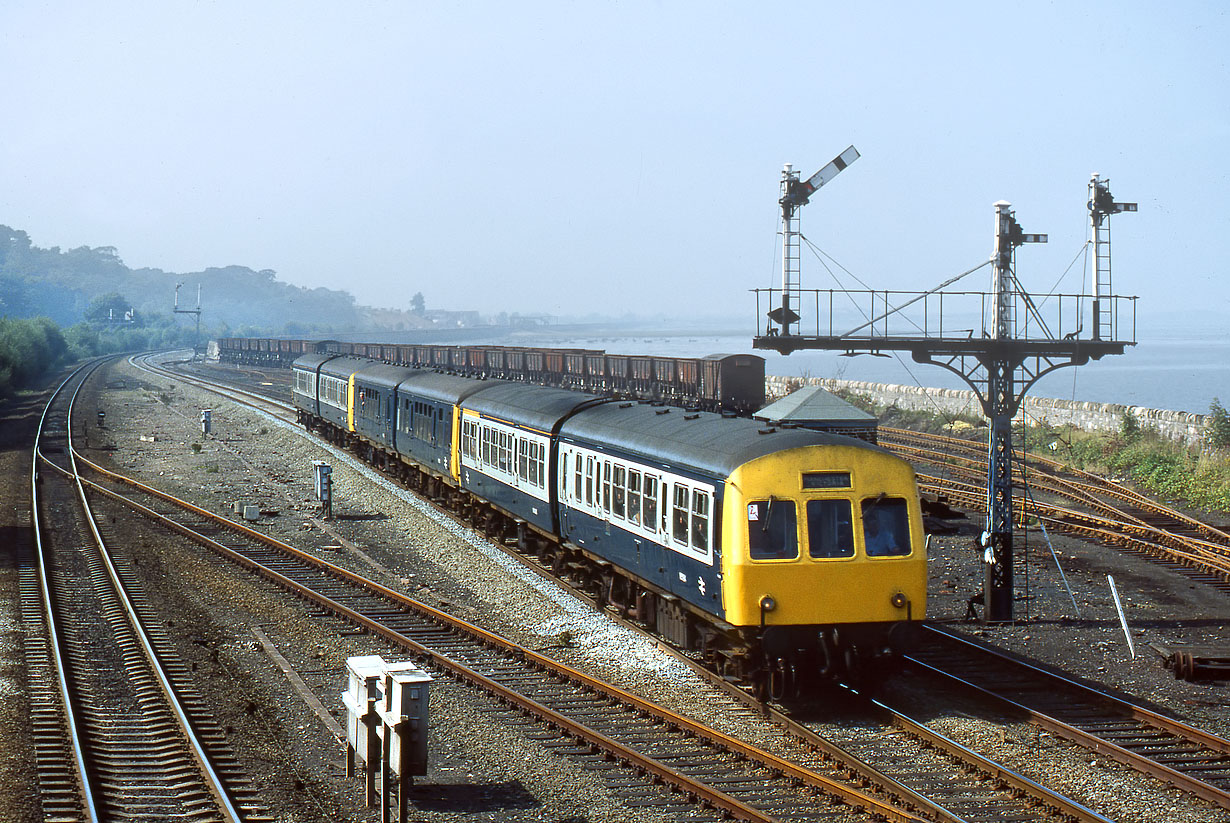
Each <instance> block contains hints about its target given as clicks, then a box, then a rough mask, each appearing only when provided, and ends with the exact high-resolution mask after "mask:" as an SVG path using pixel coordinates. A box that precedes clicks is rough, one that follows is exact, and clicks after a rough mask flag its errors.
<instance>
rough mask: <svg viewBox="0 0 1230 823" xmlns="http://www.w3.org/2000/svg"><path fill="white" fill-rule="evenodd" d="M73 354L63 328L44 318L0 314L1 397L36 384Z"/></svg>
mask: <svg viewBox="0 0 1230 823" xmlns="http://www.w3.org/2000/svg"><path fill="white" fill-rule="evenodd" d="M72 357H73V354H72V347H71V346H70V344H69V342H68V341H67V340H65V338H64V334H63V333H62V332H61V331H60V328H59V327H58V326H57V325H56V324H55V323H52V322H51V321H50V320H48V319H47V318H45V317H36V318H33V319H30V320H16V319H13V318H10V317H0V398H2V397H8V396H10V395H12V394H13V392H15V391H17V390H18V389H22V388H25V387H27V386H30V385H32V384H33V383H34V381H35V380H36V379H38V378H39V377H41V376H42V375H43V374H46V373H47V372H48V371H50V370H51V369H54V368H57V367H58V366H60V365H62V364H64V363H66V362H68V361H69V360H70V359H71V358H72Z"/></svg>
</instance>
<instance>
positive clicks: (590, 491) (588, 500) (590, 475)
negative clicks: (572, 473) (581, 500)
mask: <svg viewBox="0 0 1230 823" xmlns="http://www.w3.org/2000/svg"><path fill="white" fill-rule="evenodd" d="M585 470H586V471H585V505H587V506H592V505H594V458H592V457H587V458H585Z"/></svg>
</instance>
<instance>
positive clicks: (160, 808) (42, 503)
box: [19, 363, 272, 821]
mask: <svg viewBox="0 0 1230 823" xmlns="http://www.w3.org/2000/svg"><path fill="white" fill-rule="evenodd" d="M96 366H97V363H95V364H92V365H91V366H88V367H82V368H81V369H78V370H77V371H76V372H75V373H74V374H73V375H72V376H71V377H70V378H69V379H68V380H67V381H65V383H64V384H63V385H61V386H60V387H59V389H57V390H56V392H55V393H54V394H53V396H52V398H51V400H50V401H49V403H48V405H47V407H46V410H45V411H44V413H43V417H42V419H41V421H40V424H39V427H38V435H37V438H36V442H35V447H34V458H33V466H32V478H31V497H32V511H33V512H34V517H35V519H36V522H35V524H34V525H35V528H34V535H35V551H36V555H37V556H36V557H29V558H25V561H26V562H24V563H22V565H21V568H20V572H19V579H20V587H21V608H22V616H23V619H25V620H26V621H27V625H28V626H32V627H37V628H36V629H35V630H34V631H32V633H31V635H30V636H29V637H28V638H27V641H26V652H27V660H28V662H29V663H30V667H29V668H30V675H31V678H30V679H31V683H30V690H31V706H32V710H33V711H32V718H33V732H34V738H35V749H36V752H35V756H36V762H37V767H38V771H39V790H40V795H41V803H42V808H43V811H44V815H45V817H46V818H47V819H55V820H89V821H93V820H102V819H108V820H110V819H125V818H127V819H167V818H170V817H176V816H182V815H185V814H189V813H190V814H192V816H193V817H194V819H199V820H206V821H208V820H219V821H241V820H242V821H263V820H271V819H272V818H270V817H268V816H267V815H266V814H265V813H264V812H265V810H264V808H263V807H262V806H261V805H260V804H259V802H258V798H257V797H256V796H255V794H254V793H253V792H252V791H251V790H250V789H248V788H246V787H245V786H244V783H245V782H246V781H245V776H244V774H243V772H242V769H241V768H240V767H239V765H238V762H237V761H236V759H235V757H234V754H233V752H231V751H230V749H229V747H228V746H227V743H226V739H225V735H224V734H223V733H222V732H221V730H220V729H219V728H218V727H217V726H216V725H215V724H214V723H213V722H212V720H211V719H210V717H209V714H208V711H207V709H206V708H205V707H204V705H203V702H202V701H201V700H200V699H199V697H198V696H197V695H196V694H195V692H194V691H193V687H192V683H191V677H190V674H189V672H188V671H187V669H186V668H184V667H183V666H182V665H181V664H179V662H178V661H177V659H176V658H175V655H174V652H173V650H172V648H171V644H170V642H169V640H168V639H167V638H166V637H165V635H163V634H161V633H160V632H159V631H157V630H151V629H150V628H149V627H148V626H147V620H146V618H147V617H148V615H149V613H150V609H149V605H148V603H147V602H146V600H145V597H144V595H143V592H142V591H141V588H140V586H139V584H137V582H136V581H135V579H133V577H132V575H130V574H128V572H127V569H126V564H125V560H124V558H123V557H122V556H120V555H119V554H117V553H115V552H114V551H113V550H112V549H110V548H109V543H110V541H109V540H108V539H107V534H106V532H107V531H108V530H107V529H100V528H99V522H101V519H100V518H99V517H98V516H97V515H96V514H95V512H94V511H93V508H92V505H91V501H90V499H89V498H88V496H87V494H86V492H85V488H84V486H83V485H82V483H81V482H80V480H79V478H78V476H77V467H76V463H75V454H74V452H73V448H72V422H71V419H72V405H73V402H74V400H75V398H76V397H77V394H78V392H79V391H80V389H81V386H82V385H83V384H84V382H85V381H86V380H87V379H88V377H89V375H90V374H91V373H92V372H93V370H94V368H95V367H96Z"/></svg>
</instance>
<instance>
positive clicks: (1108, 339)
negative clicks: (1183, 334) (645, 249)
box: [752, 147, 1136, 622]
mask: <svg viewBox="0 0 1230 823" xmlns="http://www.w3.org/2000/svg"><path fill="white" fill-rule="evenodd" d="M853 151H854V149H853V147H851V148H850V149H847V150H846V152H843V154H842V155H841V156H840V157H839V158H838V160H842V164H841V165H840V167H837V168H834V169H833V170H832V171H831V172H829V174H828V176H827V179H832V177H833V176H834V175H835V174H836V173H837V172H839V171H840V170H841V169H842V168H844V167H845V165H848V164H849V162H850V161H851V160H852V159H853V158H850V159H847V160H843V158H845V157H846V154H847V153H849V152H853ZM857 156H858V155H857V153H856V152H855V153H854V157H857ZM836 164H837V161H836V160H835V161H834V163H833V164H830V165H831V166H835V165H836ZM828 168H829V167H825V170H828ZM825 170H822V171H821V173H820V175H817V176H818V177H821V176H823V175H825ZM813 179H814V178H813ZM791 180H792V178H791V177H790V171H789V167H787V171H786V173H785V174H784V175H783V189H784V191H785V194H784V195H783V197H782V220H783V231H784V232H787V237H789V236H791V235H790V234H789V232H793V231H794V230H795V229H794V226H793V224H792V223H791V222H789V221H790V220H791V219H792V217H793V211H794V209H796V208H797V207H798V206H799V205H801V204H802V203H805V202H807V196H808V195H810V194H811V192H812V191H814V190H815V188H817V187H812V188H811V189H810V190H806V189H802V186H803V185H810V184H811V181H808V183H807V184H797V185H800V189H801V190H802V191H803V193H802V194H801V197H799V196H792V188H791V186H792V182H791ZM823 181H824V180H823V179H822V182H823ZM1089 191H1090V198H1089V211H1090V220H1091V225H1092V227H1093V229H1092V231H1093V238H1092V239H1093V246H1094V255H1095V258H1096V260H1097V263H1096V265H1095V268H1096V273H1097V276H1096V278H1095V283H1094V287H1093V296H1092V298H1093V299H1092V300H1090V296H1089V295H1087V294H1052V295H1048V297H1047V300H1046V301H1044V303H1043V304H1041V305H1040V304H1038V303H1035V302H1034V300H1033V298H1032V297H1031V296H1030V295H1029V294H1028V293H1027V292H1026V291H1025V290H1024V288H1022V287H1021V285H1020V281H1019V280H1018V279H1017V276H1016V267H1015V261H1016V250H1017V248H1019V247H1020V246H1022V245H1024V244H1027V243H1045V242H1046V240H1047V236H1046V235H1045V234H1027V233H1025V232H1024V231H1023V230H1022V229H1021V226H1020V224H1019V223H1017V221H1016V215H1015V213H1014V212H1013V211H1012V209H1011V204H1010V203H1008V202H1007V201H1002V200H1001V201H1000V202H998V203H996V204H995V245H994V251H993V253H992V255H991V257H990V259H989V260H986V261H984V262H983V263H982V264H980V265H979V266H976V267H974V268H973V269H970V270H969V271H967V272H965V273H964V274H961V275H958V276H957V277H954V278H951V279H950V280H948V281H946V282H945V283H943V284H941V285H940V286H938V287H936V288H934V289H931V290H930V291H924V292H890V291H885V290H865V291H855V290H847V289H828V290H825V289H808V290H806V294H808V295H813V296H814V301H815V302H814V307H812V306H808V305H805V304H804V302H803V299H802V298H803V295H804V293H805V292H804V290H803V289H802V288H800V287H799V285H798V279H797V272H798V267H797V265H795V266H794V267H793V268H791V267H790V266H788V265H786V264H785V263H784V264H783V277H782V292H783V293H782V295H781V305H780V306H779V307H778V308H776V309H773V310H772V311H770V312H768V313H767V318H768V322H767V323H766V324H765V332H764V333H763V334H761V333H760V331H759V329H758V330H757V336H756V337H755V338H754V339H753V340H752V345H753V347H755V348H758V349H772V350H775V351H777V352H779V353H781V354H790V353H791V352H793V351H797V350H799V349H829V350H836V351H843V352H844V353H845V354H847V355H854V354H866V353H870V354H880V353H881V352H884V351H893V350H896V351H908V352H910V355H911V356H912V357H913V359H914V360H915V361H916V362H918V363H929V364H931V365H935V366H940V367H942V368H945V369H948V370H949V371H951V372H953V373H954V374H956V375H957V376H959V377H960V378H961V379H962V380H964V381H965V382H966V383H967V384H968V385H969V386H970V388H971V389H973V391H974V394H975V395H976V396H977V397H978V400H979V403H980V404H981V406H982V411H983V413H984V414H985V415H986V417H987V419H988V422H989V427H990V433H989V435H988V438H987V441H988V442H987V447H988V448H987V497H986V501H987V520H986V531H985V533H984V535H983V541H982V545H983V547H984V549H985V554H984V560H985V563H986V574H985V580H984V593H983V600H984V604H985V612H984V619H985V620H988V621H996V622H1002V621H1008V620H1012V619H1013V599H1014V596H1015V595H1014V590H1013V527H1014V523H1015V518H1014V514H1013V501H1012V462H1013V455H1012V445H1011V433H1012V418H1013V417H1015V416H1016V413H1017V412H1018V411H1019V410H1020V407H1021V403H1022V401H1023V400H1024V399H1025V392H1026V391H1028V389H1029V388H1030V387H1031V386H1032V385H1033V384H1034V383H1035V382H1037V381H1038V380H1039V379H1040V378H1041V377H1043V376H1044V375H1046V374H1049V373H1050V372H1052V371H1055V370H1056V369H1059V368H1063V367H1064V366H1080V365H1084V364H1085V363H1088V362H1089V361H1090V360H1097V359H1100V358H1102V357H1103V356H1105V355H1108V354H1123V351H1124V348H1125V347H1126V346H1131V345H1135V340H1134V339H1133V337H1134V334H1135V300H1136V298H1135V297H1120V296H1117V295H1113V294H1111V292H1110V229H1109V226H1108V224H1107V217H1108V215H1110V214H1116V213H1118V212H1123V211H1136V204H1134V203H1115V202H1114V200H1113V198H1111V196H1110V191H1109V190H1108V189H1107V187H1106V182H1105V181H1102V180H1100V179H1099V178H1098V176H1097V175H1094V176H1093V180H1092V182H1091V183H1090V188H1089ZM794 236H796V237H797V233H796V234H795V235H794ZM796 242H797V241H796ZM789 259H790V258H789V255H788V254H786V255H784V257H783V260H784V261H788V260H789ZM985 265H990V266H991V267H992V274H991V289H990V291H989V292H949V291H942V289H944V288H946V287H947V286H950V285H951V284H953V283H955V282H956V281H957V280H960V279H961V278H963V277H965V276H966V275H968V274H972V273H973V272H975V271H977V270H978V269H980V268H982V266H985ZM753 291H755V292H756V295H757V304H758V307H759V305H760V299H761V295H762V294H766V293H767V296H768V299H769V305H774V304H775V303H776V300H777V294H776V291H777V290H776V289H754V290H753ZM1123 301H1128V303H1129V305H1130V306H1131V307H1132V315H1131V329H1132V333H1131V336H1126V335H1121V334H1120V331H1121V330H1122V324H1121V323H1120V320H1119V306H1120V305H1121V304H1122V303H1123ZM962 303H965V304H967V305H968V306H969V307H971V308H973V307H978V309H977V311H975V312H970V311H968V310H965V311H964V312H963V311H962V310H961V305H962ZM1086 303H1090V304H1092V314H1093V320H1092V322H1091V323H1090V328H1091V337H1090V338H1082V337H1081V334H1082V332H1083V331H1084V329H1085V322H1084V320H1085V314H1084V312H1085V309H1084V305H1085V304H1086ZM847 304H849V305H855V306H860V307H862V309H861V310H862V311H863V312H864V318H865V322H859V323H858V325H855V326H854V327H853V328H851V329H849V330H848V331H845V332H844V333H838V332H837V331H836V326H835V324H836V323H839V322H842V317H843V311H845V306H846V305H847ZM937 306H938V308H937ZM795 307H798V308H799V309H800V310H810V311H811V312H813V313H814V315H815V319H814V322H815V332H814V334H813V333H811V332H810V331H809V332H808V333H802V332H800V331H799V328H800V319H801V318H800V317H799V315H798V312H796V311H794V308H795ZM868 308H869V309H870V310H871V313H870V315H867V314H866V310H867V309H868ZM907 310H908V311H907ZM1044 311H1045V312H1046V314H1044ZM971 314H972V315H973V316H974V317H977V316H979V315H981V324H982V328H981V329H976V328H974V329H971V328H966V329H957V330H954V329H951V328H948V326H951V325H952V319H953V317H954V316H955V317H957V318H961V319H960V320H959V322H960V323H962V324H964V323H967V322H969V321H968V320H967V319H965V318H968V317H970V316H971ZM844 316H846V317H849V315H848V313H847V314H846V315H844ZM868 317H869V318H870V319H866V318H868ZM895 318H900V320H901V322H900V323H899V325H900V326H901V327H902V328H903V331H902V332H898V333H893V332H891V331H890V325H891V324H890V321H891V320H893V319H895ZM825 322H827V328H823V329H822V324H823V323H825ZM773 324H776V326H774V325H773ZM1065 326H1067V327H1068V328H1072V327H1075V328H1072V330H1071V331H1069V332H1067V333H1065ZM778 327H780V333H779V328H778Z"/></svg>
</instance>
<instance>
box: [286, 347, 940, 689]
mask: <svg viewBox="0 0 1230 823" xmlns="http://www.w3.org/2000/svg"><path fill="white" fill-rule="evenodd" d="M293 396H294V405H295V407H296V409H297V410H298V416H299V420H300V422H301V423H302V424H304V425H305V426H307V427H308V428H309V429H311V430H313V431H316V432H318V433H320V434H321V435H322V436H324V437H325V438H326V439H328V440H330V441H332V442H334V443H337V444H339V445H344V446H347V447H349V448H351V449H353V450H355V451H356V452H358V453H359V454H360V455H361V456H362V457H363V458H364V459H366V460H367V461H369V462H371V463H372V464H374V465H375V466H377V467H378V468H380V469H382V470H383V471H385V472H386V473H388V474H391V475H393V476H395V477H397V478H399V479H401V480H402V481H404V482H406V483H407V484H408V485H410V486H411V487H412V488H414V489H416V490H418V491H419V492H421V493H422V494H424V495H426V496H429V497H431V498H433V499H435V500H437V501H439V502H441V503H443V504H445V505H448V506H449V507H450V508H452V509H453V510H454V511H457V512H459V513H461V514H463V515H464V516H466V517H468V518H469V519H470V521H471V522H473V523H475V524H476V525H478V526H480V527H482V528H485V529H486V530H487V531H488V533H489V534H491V535H492V536H494V537H496V538H502V539H506V540H508V541H511V540H513V539H514V538H515V539H516V541H517V544H518V546H519V548H520V549H521V550H522V551H525V552H528V553H534V554H536V555H537V556H538V557H539V558H540V559H541V560H543V561H544V562H547V563H549V564H550V565H551V566H552V567H553V568H554V569H556V570H557V571H558V572H559V573H561V574H565V575H567V576H570V577H571V578H573V579H574V580H577V581H578V582H580V583H581V584H582V585H583V586H584V587H586V588H588V589H589V590H591V591H593V592H596V593H597V594H599V595H600V596H601V597H602V598H603V600H604V602H605V603H606V604H608V605H609V606H610V607H612V608H614V609H617V610H619V611H620V612H621V613H623V614H625V615H627V616H630V617H632V618H635V619H636V620H638V621H639V622H641V623H643V624H645V625H647V626H648V627H650V628H651V629H653V630H655V631H656V632H657V633H658V634H659V635H661V636H663V637H664V638H665V639H667V640H668V641H670V642H671V643H673V644H675V645H676V646H679V647H682V648H684V649H688V650H691V651H694V652H695V653H697V654H698V655H700V656H703V657H704V658H705V659H706V660H707V662H708V663H709V664H710V665H712V666H713V667H714V668H716V669H717V670H718V671H719V672H721V673H722V674H724V675H726V676H728V677H731V678H735V679H738V680H740V681H742V682H745V683H748V684H749V685H751V686H753V687H754V688H755V689H756V691H757V692H758V693H760V694H762V695H770V694H772V695H780V694H782V693H784V692H786V691H787V690H790V689H791V688H792V687H794V686H795V685H798V684H800V683H805V682H808V681H811V680H817V679H822V678H826V677H827V678H842V679H846V678H850V677H852V676H857V675H860V674H862V675H865V674H866V673H868V672H875V671H878V670H879V669H880V668H881V667H882V666H883V665H884V664H888V663H891V661H892V658H893V656H894V652H895V650H896V649H898V648H900V647H901V646H902V645H903V644H904V643H905V642H906V641H907V637H908V635H909V633H910V626H911V624H912V623H914V622H916V621H919V620H921V619H922V618H923V616H924V612H925V607H926V577H927V570H926V557H925V552H924V543H923V530H922V517H921V512H920V510H919V500H918V492H917V487H916V483H915V476H914V471H913V469H912V468H911V467H910V465H909V464H908V463H906V462H905V461H904V460H902V459H900V458H898V457H896V456H894V455H892V454H890V453H889V452H887V451H885V450H884V449H881V448H879V447H877V446H873V445H870V444H868V443H866V442H863V441H860V440H854V439H851V438H846V437H841V436H838V435H832V434H826V433H821V432H815V431H810V430H806V429H789V428H774V427H767V426H765V425H764V424H762V423H758V422H755V421H752V420H749V419H746V418H739V417H735V416H733V415H723V414H716V413H710V412H704V411H690V410H686V409H682V408H678V407H670V406H666V405H663V404H660V403H653V402H646V401H641V402H634V401H627V400H620V399H613V398H610V397H601V396H598V395H595V394H587V393H581V392H576V391H570V390H566V389H560V388H555V387H549V386H539V385H531V384H526V383H520V382H513V381H506V380H498V379H475V378H470V377H464V376H460V375H456V374H447V373H442V372H439V371H434V370H428V369H415V368H408V367H404V366H396V365H391V364H388V363H382V362H376V361H372V360H370V359H366V358H356V357H353V356H346V355H335V354H331V353H327V352H326V353H309V354H304V355H302V356H300V357H299V358H298V359H297V360H295V361H294V364H293Z"/></svg>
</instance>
